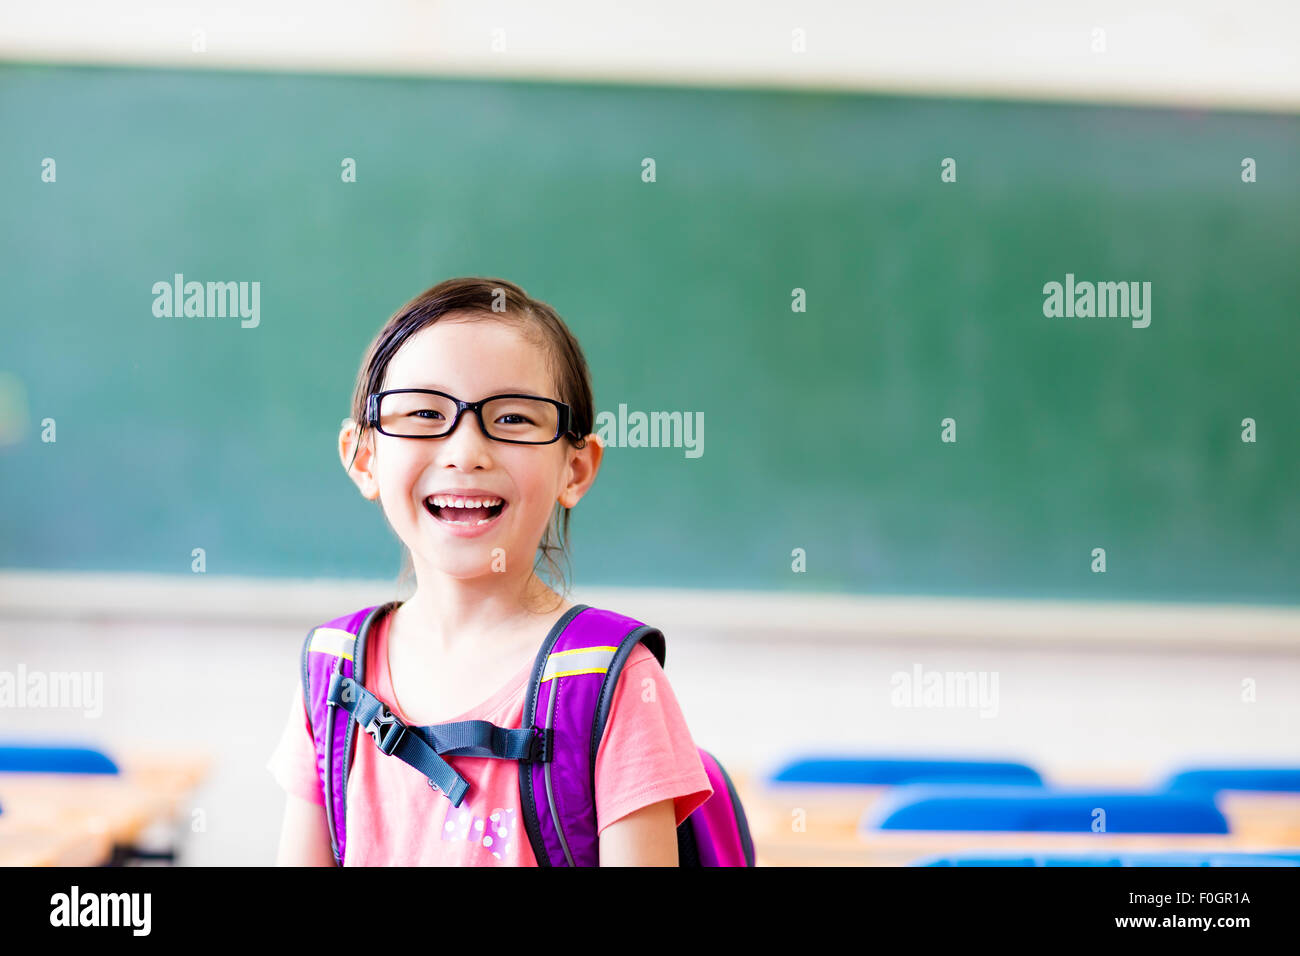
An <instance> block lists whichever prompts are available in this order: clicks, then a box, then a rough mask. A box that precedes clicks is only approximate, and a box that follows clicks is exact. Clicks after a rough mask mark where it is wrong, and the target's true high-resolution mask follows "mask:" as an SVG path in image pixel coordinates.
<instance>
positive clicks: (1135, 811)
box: [860, 784, 1228, 833]
mask: <svg viewBox="0 0 1300 956" xmlns="http://www.w3.org/2000/svg"><path fill="white" fill-rule="evenodd" d="M1098 811H1104V817H1101V816H1098ZM1094 820H1100V821H1101V823H1102V827H1101V829H1100V830H1099V831H1094V830H1093V825H1094V823H1093V821H1094ZM860 829H861V830H862V831H863V832H869V831H872V830H1006V831H1015V832H1020V833H1043V832H1047V833H1089V832H1106V833H1227V832H1228V821H1227V820H1226V819H1225V818H1224V816H1223V814H1222V813H1221V812H1220V811H1219V808H1218V807H1217V806H1215V804H1214V798H1213V796H1212V795H1209V794H1196V793H1187V792H1181V791H1178V792H1156V793H1146V792H1137V793H1135V792H1132V791H1111V790H1074V789H1071V790H1063V789H1053V788H1046V787H1014V786H1013V787H1005V786H956V785H951V786H934V785H921V784H910V785H907V786H903V787H899V788H898V789H896V790H894V791H892V792H890V793H889V794H887V795H886V796H885V797H883V798H882V799H881V800H880V801H879V802H878V803H876V804H875V805H874V806H872V807H871V808H869V809H868V810H867V811H866V812H865V813H864V814H863V816H862V820H861V823H860Z"/></svg>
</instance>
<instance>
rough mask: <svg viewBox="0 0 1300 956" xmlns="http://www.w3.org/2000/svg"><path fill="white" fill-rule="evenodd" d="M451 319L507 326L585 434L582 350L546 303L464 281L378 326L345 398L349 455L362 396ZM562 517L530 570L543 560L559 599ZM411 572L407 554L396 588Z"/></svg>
mask: <svg viewBox="0 0 1300 956" xmlns="http://www.w3.org/2000/svg"><path fill="white" fill-rule="evenodd" d="M451 313H458V314H457V315H456V316H454V318H456V319H457V320H460V319H462V318H464V319H471V320H473V319H478V320H483V319H493V320H496V321H499V322H501V321H504V322H509V323H512V324H514V325H515V327H516V328H517V329H518V330H519V331H520V333H522V334H523V335H524V336H525V337H526V338H528V339H529V340H530V341H532V342H534V343H535V344H536V345H537V346H538V347H539V348H541V349H543V350H544V351H545V354H546V359H547V367H548V371H549V372H550V375H551V379H552V380H553V381H554V382H555V386H556V389H557V391H558V394H557V395H556V396H555V397H557V398H558V399H559V400H560V401H562V402H564V403H565V404H567V405H568V406H569V408H570V409H571V410H572V416H573V417H572V420H571V422H570V426H571V428H572V431H573V432H576V433H577V434H578V435H579V436H586V435H589V434H591V431H592V427H593V423H594V418H595V408H594V406H595V402H594V400H593V398H592V391H591V373H590V372H589V371H588V369H587V360H586V357H585V356H584V355H583V354H582V347H581V346H580V345H578V340H577V339H575V338H574V337H573V333H572V332H570V331H569V328H568V326H566V325H565V324H564V320H563V319H561V318H560V316H559V314H558V313H557V312H556V311H555V310H554V309H553V308H551V307H550V306H549V305H547V304H546V303H545V302H541V301H539V300H537V299H533V298H531V297H529V295H528V293H526V292H525V291H524V290H523V289H521V288H519V286H517V285H515V284H514V283H513V282H507V281H506V280H505V279H489V278H483V277H481V276H464V277H461V278H458V279H447V280H446V281H444V282H439V283H438V284H437V285H435V286H433V287H432V288H431V289H426V290H425V291H424V292H421V293H420V294H419V295H417V296H416V297H415V298H414V299H412V300H411V301H410V302H408V303H406V305H404V306H402V307H401V308H400V309H398V310H397V311H396V312H395V313H393V316H392V318H390V319H389V320H388V321H387V322H386V323H384V327H383V328H382V329H380V330H379V334H378V335H376V336H375V338H374V341H372V342H371V343H370V348H368V349H367V350H366V357H365V358H364V359H363V360H362V362H361V370H360V371H359V372H358V373H357V383H356V388H355V389H354V390H353V392H352V415H351V418H352V421H353V422H355V423H356V424H357V425H358V426H360V427H359V429H358V431H357V436H356V450H359V449H360V446H361V440H362V438H363V437H364V436H365V435H366V433H367V432H368V431H369V430H370V423H369V422H367V421H366V398H367V396H369V395H370V394H372V393H373V392H378V391H380V390H381V389H382V388H383V383H384V376H385V375H386V374H387V372H388V363H389V362H391V361H392V359H393V356H394V355H396V354H397V352H398V350H399V349H400V348H401V347H402V346H403V345H404V344H405V343H406V342H407V340H408V339H410V338H411V336H413V335H415V333H417V332H419V331H420V330H422V329H425V328H428V327H429V326H431V325H433V324H434V323H436V322H437V321H438V320H439V319H442V318H444V317H447V316H449V315H450V314H451ZM563 440H564V441H567V442H568V443H569V444H570V445H572V446H573V447H574V448H583V447H585V445H586V438H585V437H581V438H579V439H578V440H577V441H575V440H574V439H573V436H572V435H565V436H564V438H563ZM356 450H354V451H353V454H352V461H353V462H355V461H356ZM348 468H349V470H350V469H351V468H352V462H349V463H348ZM569 511H570V509H568V508H566V507H564V506H563V505H561V504H560V503H559V502H556V505H555V513H554V514H552V516H551V521H550V523H549V524H548V525H547V527H546V533H545V534H544V535H543V536H542V540H541V543H540V544H539V545H538V551H539V556H538V561H537V562H535V563H534V565H533V570H534V572H536V571H537V569H538V567H539V566H540V563H541V561H542V560H543V559H544V560H545V561H546V564H547V565H548V567H549V568H550V570H551V571H552V572H553V574H554V577H555V579H557V580H558V581H559V582H560V583H561V584H562V586H563V587H562V590H563V591H564V592H565V593H566V594H567V592H568V584H567V582H566V579H565V575H564V572H563V570H562V569H561V567H560V565H559V563H558V562H557V561H556V560H555V555H556V554H559V555H560V556H562V557H564V558H565V560H566V561H567V559H568V539H569ZM561 513H562V517H561ZM553 532H557V535H556V536H557V537H558V541H553V540H552V536H553V535H552V533H553ZM412 570H413V568H412V565H411V555H410V552H409V551H408V552H406V556H405V560H404V562H403V565H402V573H401V578H399V583H400V581H401V580H404V579H405V578H406V576H407V575H408V574H409V573H410V572H411V571H412Z"/></svg>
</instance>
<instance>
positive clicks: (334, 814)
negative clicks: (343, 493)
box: [302, 601, 754, 866]
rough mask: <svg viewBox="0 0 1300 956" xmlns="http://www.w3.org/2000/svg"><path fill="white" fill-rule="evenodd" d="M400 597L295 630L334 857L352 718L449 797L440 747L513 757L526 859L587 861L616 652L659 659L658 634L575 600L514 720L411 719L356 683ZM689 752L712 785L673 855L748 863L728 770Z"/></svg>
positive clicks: (339, 852)
mask: <svg viewBox="0 0 1300 956" xmlns="http://www.w3.org/2000/svg"><path fill="white" fill-rule="evenodd" d="M400 603H401V602H398V601H391V602H389V603H388V604H383V605H379V606H377V607H370V608H364V609H362V610H360V611H357V612H356V613H354V614H348V615H345V616H343V617H340V618H336V619H335V620H333V621H330V622H329V623H328V624H323V625H321V626H320V627H317V628H313V629H312V630H311V631H310V632H309V633H308V634H307V639H306V640H305V641H304V642H303V650H302V676H303V696H304V699H305V700H304V702H305V704H306V707H307V714H308V717H309V718H310V720H311V729H312V738H313V739H314V740H315V743H316V768H317V772H318V775H319V777H320V781H321V789H322V791H323V793H324V796H325V821H326V826H327V828H328V830H329V834H330V844H331V846H332V848H333V850H334V860H335V862H336V863H339V864H342V862H343V856H344V853H345V852H346V851H347V828H346V823H347V779H348V771H349V770H350V769H351V766H352V756H353V753H354V749H355V728H356V727H361V729H362V730H364V731H365V732H366V733H367V734H368V735H369V736H370V738H371V740H372V741H373V742H374V744H375V746H377V747H378V748H379V750H380V751H381V752H382V753H385V754H389V755H391V756H394V757H397V758H399V759H401V760H403V761H405V762H406V763H408V764H410V765H411V766H413V767H415V768H416V769H417V770H419V771H420V773H422V774H423V775H424V776H425V777H426V778H427V779H428V783H429V786H430V787H432V788H433V789H434V790H436V791H439V792H441V793H442V794H443V796H445V797H446V798H447V799H448V800H449V801H451V804H452V806H460V804H461V802H462V801H463V800H464V798H465V794H466V792H467V791H468V789H469V784H468V782H467V781H466V780H465V779H464V778H463V777H461V776H460V775H459V774H458V773H456V771H455V770H454V769H453V768H452V766H451V765H450V764H449V763H447V761H446V760H444V759H443V756H442V755H448V754H459V755H463V756H471V757H494V758H497V759H500V760H517V761H519V796H520V816H521V817H522V818H523V822H524V829H525V830H526V831H527V833H528V840H529V843H530V844H531V845H532V848H533V854H534V856H536V857H537V863H538V865H539V866H598V865H599V863H600V855H599V841H598V838H597V834H596V800H595V789H596V780H595V773H596V751H597V748H598V747H599V746H600V741H601V738H602V737H603V736H604V733H605V723H606V721H607V720H608V718H609V709H610V705H611V704H612V703H613V699H614V688H615V687H616V686H617V684H618V677H619V674H621V673H622V671H623V664H624V663H625V662H626V661H627V657H628V655H629V654H630V653H631V652H632V649H633V648H634V647H635V646H636V645H637V644H638V643H642V644H645V646H646V647H647V648H648V649H649V650H650V652H651V653H652V654H654V656H655V658H656V659H657V660H658V661H659V665H660V666H661V667H662V666H663V662H664V636H663V634H662V633H661V632H660V631H659V630H658V629H657V628H653V627H649V626H648V625H645V624H642V623H641V622H640V621H637V620H633V619H632V618H630V617H624V616H623V615H621V614H615V613H614V612H613V611H604V610H600V609H598V608H593V607H589V606H588V605H586V604H579V605H575V606H574V607H572V608H570V609H569V610H568V611H567V612H566V613H565V615H564V616H563V617H562V618H560V620H559V621H557V622H556V623H555V626H554V627H553V628H551V631H550V633H549V634H547V635H546V640H544V641H543V642H542V646H541V648H540V649H539V650H538V652H537V658H536V660H535V661H534V663H533V669H532V674H531V677H530V678H529V681H528V689H527V694H526V696H525V698H524V722H525V724H526V726H524V727H511V728H507V727H498V726H496V725H495V724H492V723H490V722H488V721H486V720H461V721H454V722H451V723H444V724H432V725H430V726H427V727H414V726H409V725H406V724H403V723H402V722H401V720H399V719H398V718H397V717H396V716H394V715H393V713H392V712H391V711H390V710H389V708H388V707H387V706H385V704H384V702H383V701H381V700H380V699H379V698H377V697H375V696H374V694H372V693H371V692H370V691H368V690H366V688H365V676H366V675H365V660H366V639H367V637H368V636H369V633H370V628H371V626H372V625H373V624H374V623H375V622H377V621H378V620H379V619H380V618H382V617H383V615H385V614H387V613H388V612H390V611H392V610H394V609H396V608H397V607H398V606H399V605H400ZM700 760H701V761H702V762H703V764H704V770H705V773H707V774H708V777H709V783H710V785H711V786H712V787H713V794H712V796H710V797H709V799H708V800H706V801H705V802H704V803H703V804H702V805H701V806H699V807H697V808H696V809H695V810H694V811H693V812H692V813H691V815H690V816H689V817H687V818H686V819H685V820H683V821H682V824H681V825H680V826H679V827H678V828H677V856H678V861H679V864H680V865H681V866H753V865H754V845H753V841H752V840H751V839H750V835H749V825H748V823H747V821H746V820H745V811H744V809H743V808H742V807H741V805H740V798H739V797H737V796H736V789H735V787H734V786H733V785H732V783H731V778H730V777H728V776H727V772H726V771H725V770H723V769H722V765H721V764H720V763H718V761H717V760H715V759H714V757H713V755H712V754H710V753H708V751H706V750H704V749H703V748H700Z"/></svg>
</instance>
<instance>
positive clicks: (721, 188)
mask: <svg viewBox="0 0 1300 956" xmlns="http://www.w3.org/2000/svg"><path fill="white" fill-rule="evenodd" d="M0 129H3V130H4V146H3V149H0V209H3V218H2V219H0V253H2V254H0V277H3V290H4V297H3V305H4V321H3V326H2V327H0V381H2V382H3V383H4V387H3V388H2V389H0V394H3V395H5V396H7V398H6V399H5V400H4V402H3V403H0V404H2V405H3V408H4V409H6V411H5V412H4V413H3V417H4V418H5V423H4V425H3V427H0V436H7V440H6V443H5V444H3V445H2V446H0V498H2V499H3V502H4V504H3V509H2V510H0V565H4V566H8V567H29V568H45V569H94V570H140V571H151V572H176V573H178V574H186V573H189V572H190V553H191V549H193V548H195V547H202V548H204V549H205V551H206V556H207V558H206V560H207V571H208V573H210V574H211V573H221V574H244V575H264V576H311V575H318V574H319V575H330V576H335V575H359V576H366V577H387V576H395V575H396V572H397V570H398V567H399V563H400V548H399V544H398V542H397V539H396V538H395V536H394V535H393V533H392V531H391V530H390V529H389V528H388V527H387V525H386V524H385V523H384V522H383V520H382V518H381V516H380V515H379V512H378V511H377V510H375V507H374V506H373V505H372V504H371V503H369V502H366V501H364V500H363V499H362V498H361V497H360V496H359V494H358V493H357V492H356V490H355V488H354V487H353V485H352V484H351V482H350V481H349V480H348V479H347V477H346V476H345V474H344V472H343V470H342V468H341V467H340V465H339V463H338V459H337V456H336V451H335V445H334V443H335V438H336V433H337V427H338V423H339V421H340V419H341V418H342V417H344V415H346V414H347V404H348V399H349V395H350V389H351V386H352V382H353V379H354V376H355V374H356V370H357V366H358V364H359V362H360V359H361V356H362V352H363V350H364V348H365V346H366V345H367V343H368V342H369V340H370V338H371V337H372V336H373V335H374V333H375V332H376V331H377V329H378V328H379V326H380V325H381V324H382V322H383V321H384V320H385V319H386V318H387V317H388V315H389V314H390V313H391V312H392V311H393V310H394V309H395V308H396V307H397V306H398V305H400V304H401V303H402V302H404V301H406V300H407V299H408V298H410V297H411V296H412V295H414V294H415V293H417V292H419V291H421V290H422V289H424V288H426V287H428V286H430V285H432V284H433V283H435V282H437V281H439V280H441V279H444V278H447V277H450V276H455V275H471V274H478V275H498V276H504V277H506V278H509V279H511V280H513V281H515V282H518V283H519V284H520V285H522V286H523V287H524V288H525V289H527V290H528V291H529V292H530V293H531V294H533V295H535V296H537V297H539V298H541V299H544V300H546V301H548V302H550V303H551V304H553V305H554V306H555V307H556V308H557V309H558V310H559V311H560V313H561V314H562V315H563V316H564V317H565V319H566V320H567V321H568V323H569V324H570V326H571V327H572V328H573V330H574V332H575V334H576V335H577V336H578V338H579V340H580V341H581V342H582V344H583V346H584V348H585V350H586V352H587V356H588V359H589V361H590V363H591V367H592V369H593V375H594V382H595V388H596V400H597V407H598V409H600V410H602V411H611V412H614V413H617V411H618V408H619V405H620V404H622V405H625V406H626V407H627V409H628V410H632V411H636V410H640V411H644V412H650V411H682V412H687V413H691V414H697V413H699V414H702V415H703V419H704V422H705V432H704V444H703V454H701V455H699V456H698V457H694V458H692V457H689V456H688V455H687V454H686V453H685V450H684V449H682V448H662V447H661V448H611V449H609V451H608V452H607V454H606V459H605V466H604V469H603V470H602V473H601V475H600V478H599V480H598V482H597V484H596V486H595V488H594V489H593V491H592V492H591V494H590V495H589V496H588V497H587V499H586V500H584V501H583V503H582V504H581V506H580V507H579V509H578V510H577V512H576V513H575V516H574V519H573V525H572V532H573V547H574V550H573V570H574V577H575V579H576V580H577V582H579V583H580V584H587V585H614V584H626V585H653V586H683V587H726V588H757V589H767V590H789V591H842V592H860V593H922V594H926V593H934V594H974V595H995V596H1003V595H1005V596H1016V595H1020V596H1031V597H1041V596H1057V597H1066V598H1077V597H1084V598H1097V599H1173V600H1241V601H1249V602H1283V603H1294V602H1296V601H1297V600H1300V492H1298V490H1297V489H1300V426H1298V424H1297V423H1298V421H1300V398H1298V397H1297V360H1298V357H1300V324H1298V320H1300V278H1298V276H1300V270H1298V269H1297V263H1300V190H1298V189H1297V187H1296V184H1297V182H1300V120H1297V118H1296V117H1294V116H1283V115H1269V114H1251V113H1227V112H1205V111H1196V110H1169V109H1137V108H1117V107H1100V106H1081V105H1060V104H1029V103H1015V102H991V101H979V100H962V99H915V98H899V97H892V96H891V97H885V96H869V95H848V94H829V93H813V92H781V91H765V90H748V91H731V90H692V89H684V88H670V87H665V88H656V87H634V86H617V85H608V86H604V85H569V84H529V83H521V82H495V81H479V80H475V81H467V80H454V79H437V78H375V77H352V76H316V75H294V74H278V73H277V74H270V73H241V72H206V71H205V72H188V71H167V70H154V69H119V68H112V69H109V68H90V67H85V68H83V67H67V66H57V67H56V66H38V65H29V64H9V65H3V66H0ZM647 157H649V158H652V159H653V160H654V163H655V181H654V182H645V181H644V180H643V175H642V171H643V160H644V159H646V158H647ZM1247 157H1249V158H1250V159H1253V160H1254V162H1255V164H1256V170H1257V173H1256V178H1257V181H1255V182H1253V183H1247V182H1243V180H1242V161H1243V159H1245V158H1247ZM47 158H49V159H53V160H54V161H55V167H54V168H55V181H54V182H45V181H43V178H42V171H43V161H44V160H45V159H47ZM345 158H352V159H354V160H355V162H356V170H357V173H356V182H355V183H345V182H343V181H342V176H341V163H342V161H343V160H344V159H345ZM945 158H951V159H953V160H954V161H955V164H956V181H955V182H944V181H943V177H942V173H943V160H944V159H945ZM177 273H180V274H182V275H184V276H186V278H187V279H197V280H200V281H204V280H206V281H214V280H219V281H257V282H259V283H260V312H259V323H258V325H257V327H256V328H243V327H241V322H240V320H239V319H238V318H233V319H232V318H224V319H222V318H209V319H198V318H166V317H159V316H156V315H155V314H154V310H153V304H154V293H153V292H152V291H151V290H152V288H153V286H154V284H155V283H157V282H159V281H166V282H170V281H171V280H172V277H173V276H174V275H175V274H177ZM1067 276H1073V277H1074V281H1076V282H1083V281H1095V282H1103V281H1105V282H1111V281H1124V282H1127V281H1137V282H1150V283H1151V287H1150V288H1151V293H1150V309H1151V311H1150V324H1149V326H1147V327H1146V328H1134V327H1133V325H1132V324H1131V322H1129V321H1128V320H1126V319H1123V318H1115V317H1108V318H1097V317H1091V318H1083V317H1078V316H1075V317H1048V316H1045V315H1044V308H1043V305H1044V299H1045V296H1044V292H1043V288H1044V285H1045V284H1047V283H1049V282H1053V281H1056V282H1061V283H1065V282H1066V277H1067ZM795 289H803V290H805V293H806V310H805V311H795V310H793V309H792V301H793V298H792V296H793V294H794V293H793V290H795ZM46 418H52V419H54V420H55V422H56V428H57V432H56V437H57V440H56V441H55V442H53V443H50V442H43V441H42V440H41V427H40V423H41V421H42V420H44V419H46ZM946 418H951V419H953V420H954V422H955V423H956V424H955V434H956V439H957V440H956V441H955V442H945V441H943V440H942V437H943V435H942V426H941V422H942V421H943V420H944V419H946ZM1246 418H1250V419H1253V420H1254V421H1255V423H1256V426H1255V427H1256V441H1254V442H1243V441H1242V440H1241V439H1242V431H1243V426H1242V421H1243V419H1246ZM796 548H802V549H804V553H805V554H806V570H805V571H803V572H802V573H797V572H795V571H793V570H792V561H793V558H792V552H793V551H794V549H796ZM1094 548H1104V549H1105V552H1106V572H1105V573H1104V574H1098V573H1093V572H1092V570H1091V569H1090V567H1091V565H1092V562H1093V558H1092V552H1093V549H1094Z"/></svg>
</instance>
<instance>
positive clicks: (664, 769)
mask: <svg viewBox="0 0 1300 956" xmlns="http://www.w3.org/2000/svg"><path fill="white" fill-rule="evenodd" d="M712 793H713V787H712V786H710V784H709V778H708V775H707V774H706V773H705V772H704V763H703V761H701V760H700V754H699V750H698V749H697V748H696V746H695V742H694V741H693V740H692V739H691V734H690V731H689V730H688V729H687V727H686V718H685V717H684V716H683V715H682V711H681V708H680V707H679V706H678V704H677V698H676V696H675V695H674V694H673V690H672V687H670V686H669V684H668V678H667V677H665V676H664V671H663V668H662V667H660V666H659V661H658V660H656V659H655V657H654V655H653V654H651V653H650V651H649V649H648V648H646V646H645V645H644V644H638V645H637V646H636V647H635V648H633V649H632V653H631V654H629V655H628V659H627V662H626V663H625V664H624V665H623V673H622V674H621V675H620V676H619V681H618V686H617V687H616V688H615V689H614V699H613V702H612V703H611V705H610V711H609V719H608V721H607V722H606V724H605V735H604V737H603V738H602V739H601V741H600V746H599V747H598V748H597V750H596V832H597V834H599V833H600V832H601V831H602V830H604V829H605V827H607V826H609V825H610V824H611V823H613V822H614V821H616V820H618V819H620V818H622V817H625V816H627V815H628V814H629V813H633V812H635V811H637V810H640V809H641V808H642V807H647V806H649V805H650V804H652V803H658V802H659V801H661V800H668V799H671V800H672V801H673V807H674V810H675V812H676V825H677V826H681V824H682V822H683V821H684V820H685V819H686V818H687V817H688V816H690V815H691V812H692V811H693V810H695V808H696V807H698V806H700V804H702V803H704V801H706V800H707V799H709V797H710V796H711V795H712Z"/></svg>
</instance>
